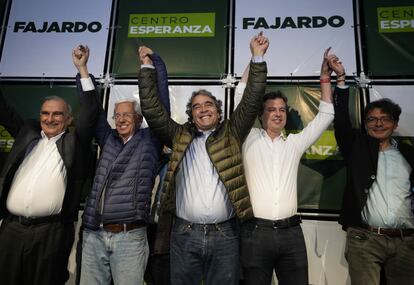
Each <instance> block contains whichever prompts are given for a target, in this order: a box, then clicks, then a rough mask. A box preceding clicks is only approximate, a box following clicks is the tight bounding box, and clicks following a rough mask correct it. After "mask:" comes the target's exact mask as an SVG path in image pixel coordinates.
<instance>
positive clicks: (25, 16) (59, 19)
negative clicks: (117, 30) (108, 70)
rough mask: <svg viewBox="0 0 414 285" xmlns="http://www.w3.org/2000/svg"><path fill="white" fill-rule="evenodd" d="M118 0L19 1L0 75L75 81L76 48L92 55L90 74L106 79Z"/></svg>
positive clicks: (16, 0)
mask: <svg viewBox="0 0 414 285" xmlns="http://www.w3.org/2000/svg"><path fill="white" fill-rule="evenodd" d="M111 6H112V0H88V1H85V0H59V1H56V0H36V1H33V0H13V1H12V5H11V10H10V16H9V20H8V23H7V27H6V37H5V42H4V48H3V52H2V55H1V61H0V76H6V77H73V76H74V74H75V72H76V69H75V67H74V66H73V64H72V49H73V48H74V47H76V46H78V45H79V44H84V45H88V46H89V48H90V50H91V57H90V60H89V64H88V67H89V72H91V73H93V74H94V75H96V76H97V77H102V74H103V68H104V61H105V55H106V47H107V40H108V31H109V29H108V28H109V21H110V16H111Z"/></svg>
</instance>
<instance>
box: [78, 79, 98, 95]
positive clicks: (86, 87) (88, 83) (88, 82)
mask: <svg viewBox="0 0 414 285" xmlns="http://www.w3.org/2000/svg"><path fill="white" fill-rule="evenodd" d="M80 82H81V85H82V90H83V91H84V92H86V91H91V90H94V89H95V85H93V82H92V79H91V78H90V77H88V78H81V79H80Z"/></svg>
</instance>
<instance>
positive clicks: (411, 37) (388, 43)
mask: <svg viewBox="0 0 414 285" xmlns="http://www.w3.org/2000/svg"><path fill="white" fill-rule="evenodd" d="M363 5H364V15H363V19H364V25H363V27H364V28H365V31H364V35H365V44H366V55H367V61H366V64H367V68H366V72H365V73H367V74H368V75H369V76H387V77H388V76H413V75H414V48H413V46H414V45H413V43H414V6H413V1H412V0H382V1H363Z"/></svg>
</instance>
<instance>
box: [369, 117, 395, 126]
mask: <svg viewBox="0 0 414 285" xmlns="http://www.w3.org/2000/svg"><path fill="white" fill-rule="evenodd" d="M365 122H366V124H367V125H368V126H375V125H376V124H378V122H381V124H383V125H386V124H392V123H394V119H393V118H392V117H391V116H384V117H379V118H377V117H367V118H366V119H365Z"/></svg>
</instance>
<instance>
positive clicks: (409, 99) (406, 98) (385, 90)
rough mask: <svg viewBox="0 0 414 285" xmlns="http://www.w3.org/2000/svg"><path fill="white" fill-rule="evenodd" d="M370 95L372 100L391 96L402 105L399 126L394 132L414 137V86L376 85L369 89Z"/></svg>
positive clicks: (390, 97)
mask: <svg viewBox="0 0 414 285" xmlns="http://www.w3.org/2000/svg"><path fill="white" fill-rule="evenodd" d="M369 96H370V101H371V102H372V101H375V100H379V99H381V98H389V99H391V100H393V101H394V102H395V103H397V104H398V105H400V107H401V109H402V112H401V115H400V121H399V122H398V128H397V129H396V130H395V132H394V134H395V135H396V136H404V137H405V136H409V137H414V124H413V122H414V108H413V96H414V86H412V85H411V86H410V85H402V86H382V85H374V86H372V88H370V89H369Z"/></svg>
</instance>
